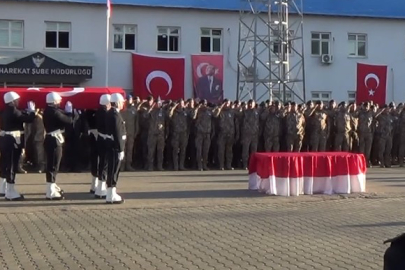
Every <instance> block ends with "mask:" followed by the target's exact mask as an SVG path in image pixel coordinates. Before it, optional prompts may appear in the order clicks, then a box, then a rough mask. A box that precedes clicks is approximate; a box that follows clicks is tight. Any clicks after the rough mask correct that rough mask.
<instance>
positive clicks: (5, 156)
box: [1, 135, 22, 184]
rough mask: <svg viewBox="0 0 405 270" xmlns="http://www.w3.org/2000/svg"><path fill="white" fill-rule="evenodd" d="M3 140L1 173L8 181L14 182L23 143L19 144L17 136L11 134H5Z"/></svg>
mask: <svg viewBox="0 0 405 270" xmlns="http://www.w3.org/2000/svg"><path fill="white" fill-rule="evenodd" d="M1 141H2V142H1V156H2V158H1V174H2V177H3V178H6V181H7V183H9V184H14V183H15V173H16V171H17V170H18V164H19V162H20V156H21V151H22V145H21V144H20V145H18V144H17V142H16V140H15V138H14V137H13V136H10V135H4V137H3V138H2V140H1Z"/></svg>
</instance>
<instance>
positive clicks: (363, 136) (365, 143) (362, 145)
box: [359, 133, 373, 165]
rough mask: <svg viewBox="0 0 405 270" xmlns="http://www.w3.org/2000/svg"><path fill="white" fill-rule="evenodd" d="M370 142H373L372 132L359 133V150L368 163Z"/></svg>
mask: <svg viewBox="0 0 405 270" xmlns="http://www.w3.org/2000/svg"><path fill="white" fill-rule="evenodd" d="M372 144H373V134H372V133H359V152H360V153H362V154H363V155H364V157H365V158H366V162H367V164H368V165H369V163H370V153H371V146H372Z"/></svg>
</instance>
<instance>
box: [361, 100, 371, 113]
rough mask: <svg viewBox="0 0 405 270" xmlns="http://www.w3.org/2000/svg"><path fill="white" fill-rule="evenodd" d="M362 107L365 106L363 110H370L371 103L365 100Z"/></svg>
mask: <svg viewBox="0 0 405 270" xmlns="http://www.w3.org/2000/svg"><path fill="white" fill-rule="evenodd" d="M362 107H363V110H366V111H368V110H370V103H368V102H364V103H363V106H362Z"/></svg>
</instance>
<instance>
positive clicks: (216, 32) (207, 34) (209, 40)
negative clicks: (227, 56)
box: [201, 28, 222, 53]
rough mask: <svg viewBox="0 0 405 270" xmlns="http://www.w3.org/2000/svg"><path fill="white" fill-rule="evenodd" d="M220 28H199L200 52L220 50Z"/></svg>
mask: <svg viewBox="0 0 405 270" xmlns="http://www.w3.org/2000/svg"><path fill="white" fill-rule="evenodd" d="M221 44H222V30H220V29H207V28H201V52H203V53H217V52H221Z"/></svg>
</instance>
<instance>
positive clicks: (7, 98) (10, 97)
mask: <svg viewBox="0 0 405 270" xmlns="http://www.w3.org/2000/svg"><path fill="white" fill-rule="evenodd" d="M3 98H4V103H6V104H7V103H10V102H13V101H14V100H17V99H19V98H20V95H19V94H17V93H16V92H7V93H5V94H4V97H3Z"/></svg>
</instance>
